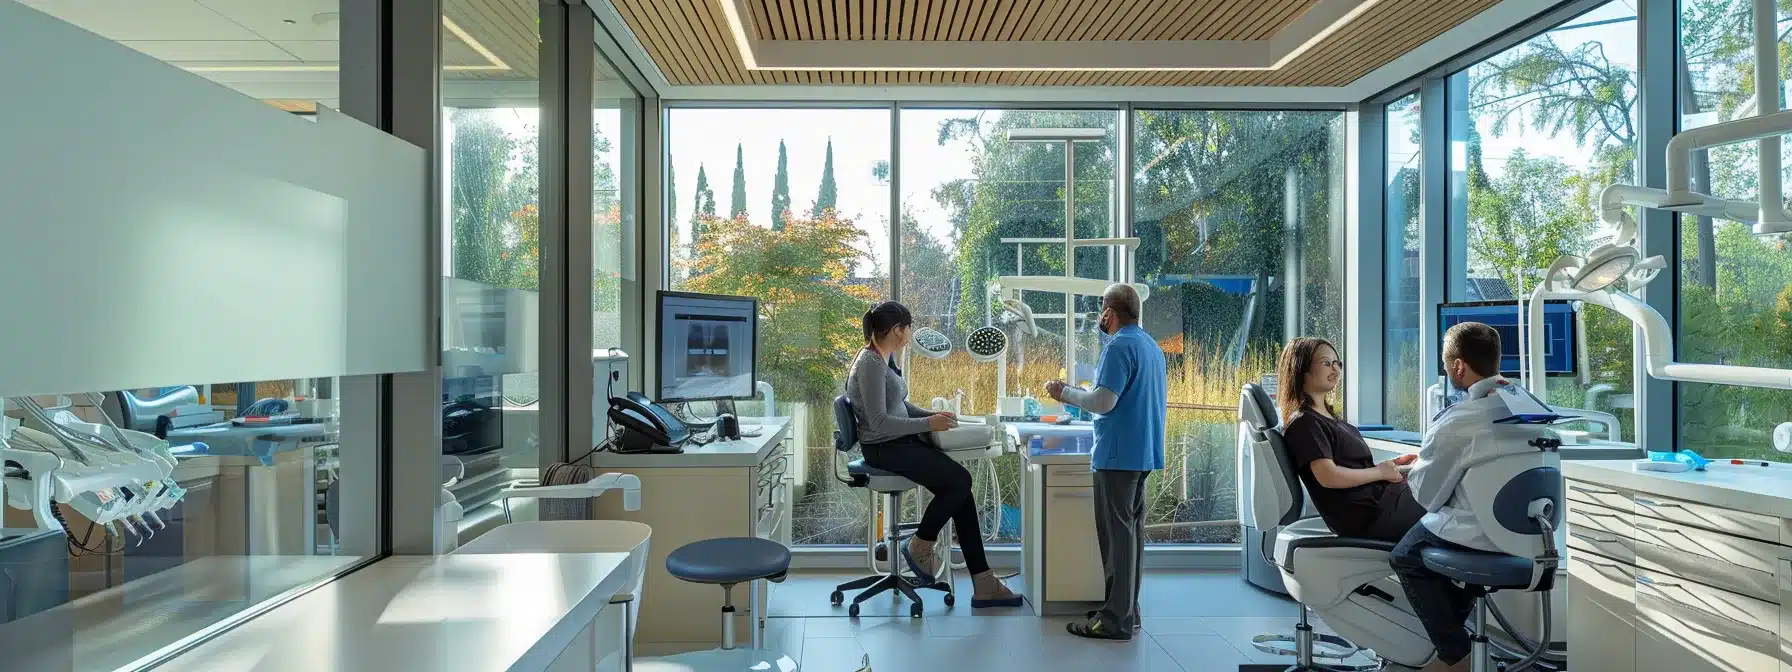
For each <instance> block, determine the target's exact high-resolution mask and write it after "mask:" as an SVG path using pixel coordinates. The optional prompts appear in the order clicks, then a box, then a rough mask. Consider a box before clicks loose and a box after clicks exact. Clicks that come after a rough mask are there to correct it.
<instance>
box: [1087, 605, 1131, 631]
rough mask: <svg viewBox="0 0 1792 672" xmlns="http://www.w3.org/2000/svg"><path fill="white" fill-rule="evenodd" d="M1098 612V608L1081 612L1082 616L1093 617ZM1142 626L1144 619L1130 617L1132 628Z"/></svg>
mask: <svg viewBox="0 0 1792 672" xmlns="http://www.w3.org/2000/svg"><path fill="white" fill-rule="evenodd" d="M1100 613H1101V610H1100V609H1090V610H1088V611H1085V612H1083V618H1095V617H1096V616H1097V615H1098V614H1100ZM1143 627H1145V619H1144V618H1142V617H1140V616H1133V617H1132V629H1133V630H1134V631H1135V632H1136V631H1138V630H1139V629H1140V628H1143Z"/></svg>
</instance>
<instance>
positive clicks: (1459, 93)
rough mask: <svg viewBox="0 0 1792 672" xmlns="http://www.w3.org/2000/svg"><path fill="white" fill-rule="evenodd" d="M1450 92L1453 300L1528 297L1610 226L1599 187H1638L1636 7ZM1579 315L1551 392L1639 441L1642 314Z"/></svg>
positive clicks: (1481, 66) (1544, 42)
mask: <svg viewBox="0 0 1792 672" xmlns="http://www.w3.org/2000/svg"><path fill="white" fill-rule="evenodd" d="M1449 94H1450V100H1449V106H1450V115H1449V124H1450V128H1449V134H1450V142H1451V148H1450V156H1451V162H1452V165H1451V171H1452V180H1451V189H1452V193H1451V194H1450V196H1451V207H1450V219H1451V221H1450V225H1451V231H1452V239H1451V241H1450V244H1451V246H1452V248H1453V251H1452V253H1451V254H1450V255H1448V264H1450V266H1449V267H1448V268H1446V273H1448V274H1449V275H1450V278H1449V282H1448V283H1447V284H1448V286H1449V288H1450V291H1449V295H1448V297H1447V299H1448V300H1449V301H1514V302H1516V301H1517V300H1518V298H1519V297H1520V296H1521V295H1524V294H1527V293H1528V292H1529V291H1530V290H1532V289H1534V288H1535V287H1536V285H1537V282H1538V281H1539V279H1541V277H1542V275H1543V271H1544V269H1546V268H1548V267H1549V265H1550V263H1551V262H1553V261H1554V260H1555V259H1556V258H1557V257H1558V256H1561V255H1564V254H1585V253H1586V252H1587V251H1588V250H1589V249H1591V247H1592V245H1593V244H1595V243H1597V242H1598V241H1599V240H1600V236H1601V235H1604V234H1606V233H1608V232H1606V231H1604V230H1603V227H1602V226H1601V225H1600V224H1599V218H1598V212H1597V206H1598V200H1599V192H1600V190H1602V189H1603V188H1604V187H1605V186H1606V185H1608V184H1612V183H1614V182H1622V183H1629V184H1634V183H1636V178H1637V170H1636V166H1637V161H1636V152H1637V147H1638V144H1637V137H1638V131H1639V124H1638V117H1637V94H1638V89H1637V22H1636V10H1635V8H1634V7H1633V6H1632V4H1630V3H1625V2H1611V3H1607V4H1604V5H1601V6H1599V7H1597V8H1595V9H1593V10H1591V11H1589V12H1587V13H1585V14H1581V15H1580V16H1577V17H1575V18H1573V19H1570V20H1568V21H1566V22H1564V23H1563V24H1561V25H1559V26H1556V27H1554V28H1551V29H1549V30H1547V31H1544V32H1543V33H1542V34H1540V35H1538V36H1536V37H1534V38H1531V39H1530V40H1527V41H1525V42H1524V43H1522V44H1519V45H1517V46H1515V47H1512V48H1511V49H1508V50H1506V51H1504V52H1501V53H1499V54H1497V55H1495V56H1493V57H1491V58H1488V59H1487V60H1484V61H1481V62H1479V63H1476V64H1475V65H1472V66H1470V67H1469V68H1467V69H1466V70H1463V71H1461V72H1458V73H1456V74H1454V75H1451V77H1450V83H1449ZM1579 321H1580V323H1581V326H1580V329H1579V331H1580V334H1579V336H1580V337H1579V338H1578V339H1577V340H1578V341H1579V343H1580V350H1581V352H1579V353H1576V355H1575V356H1574V357H1573V359H1574V360H1575V361H1576V362H1577V364H1576V366H1575V367H1574V368H1575V369H1577V370H1576V371H1575V372H1574V375H1573V376H1571V377H1570V376H1561V377H1557V378H1554V379H1552V381H1551V383H1550V385H1549V400H1548V401H1549V402H1550V403H1552V404H1559V405H1562V406H1566V407H1569V408H1584V409H1587V410H1593V411H1600V412H1605V413H1611V414H1613V415H1615V416H1616V417H1617V418H1618V420H1619V423H1620V424H1621V426H1622V432H1621V436H1622V437H1623V438H1624V439H1626V440H1628V439H1632V438H1634V429H1633V427H1634V417H1635V413H1634V409H1635V402H1634V397H1633V394H1632V385H1633V381H1632V371H1633V366H1632V362H1633V356H1632V355H1633V352H1634V349H1633V347H1632V342H1631V330H1632V327H1631V323H1630V321H1629V320H1627V319H1625V318H1624V317H1622V316H1620V315H1618V314H1617V313H1615V312H1612V311H1608V310H1605V309H1603V308H1599V307H1595V306H1588V307H1586V308H1585V309H1584V310H1581V312H1580V318H1579ZM1496 326H1500V325H1496ZM1502 335H1504V336H1506V337H1508V338H1510V337H1512V336H1515V335H1517V331H1516V329H1512V330H1508V331H1503V332H1502ZM1421 337H1422V338H1436V335H1421ZM1507 350H1508V351H1510V350H1512V348H1511V346H1509V345H1508V346H1507ZM1420 370H1421V371H1424V372H1430V373H1431V374H1432V375H1435V374H1436V371H1437V368H1436V365H1435V364H1432V363H1429V362H1420ZM1601 438H1603V435H1601Z"/></svg>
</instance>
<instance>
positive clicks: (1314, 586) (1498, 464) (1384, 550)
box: [1239, 384, 1565, 672]
mask: <svg viewBox="0 0 1792 672" xmlns="http://www.w3.org/2000/svg"><path fill="white" fill-rule="evenodd" d="M1239 412H1240V417H1241V419H1242V420H1244V422H1245V423H1246V424H1248V425H1250V426H1251V429H1252V431H1253V439H1256V440H1259V441H1261V442H1260V443H1258V444H1257V445H1256V446H1255V450H1253V451H1252V453H1251V458H1252V459H1251V464H1249V465H1241V468H1244V467H1248V468H1250V469H1251V470H1252V471H1253V477H1254V478H1255V487H1256V489H1255V491H1254V493H1253V496H1252V500H1251V506H1252V508H1253V511H1252V512H1253V515H1255V516H1256V519H1257V521H1258V523H1259V524H1260V525H1262V526H1263V527H1264V529H1266V530H1267V529H1270V528H1271V527H1272V525H1273V524H1275V523H1278V522H1279V523H1280V524H1281V528H1280V530H1279V531H1277V532H1276V533H1275V535H1274V544H1273V547H1271V546H1269V544H1268V543H1267V542H1266V543H1265V544H1264V546H1265V547H1264V548H1260V549H1253V550H1256V551H1258V552H1260V553H1262V554H1263V555H1264V556H1265V557H1266V558H1267V559H1268V561H1269V562H1270V563H1271V564H1272V565H1274V566H1275V567H1276V568H1277V569H1278V570H1279V571H1280V572H1281V575H1282V581H1283V583H1284V585H1286V586H1287V588H1288V594H1289V596H1291V597H1293V598H1294V599H1295V600H1296V601H1298V602H1300V603H1301V610H1300V620H1299V622H1298V623H1297V624H1296V625H1295V634H1294V635H1293V636H1291V637H1290V636H1285V635H1283V636H1278V635H1259V636H1258V637H1256V638H1255V640H1254V644H1255V645H1256V646H1257V648H1258V649H1260V650H1262V651H1264V652H1267V653H1271V654H1275V655H1285V656H1293V657H1294V658H1295V664H1294V665H1293V666H1292V667H1290V668H1288V669H1289V670H1291V671H1292V670H1300V671H1306V670H1314V671H1324V672H1342V671H1347V670H1349V671H1362V670H1372V669H1376V666H1373V665H1368V666H1365V665H1346V664H1341V663H1340V662H1336V661H1343V660H1344V659H1347V658H1349V657H1351V656H1352V655H1354V654H1355V653H1357V652H1358V651H1362V650H1367V651H1370V652H1373V653H1374V654H1375V655H1376V656H1378V657H1380V658H1381V659H1382V660H1383V661H1386V662H1388V663H1391V664H1393V665H1398V666H1403V667H1407V668H1418V667H1423V666H1424V665H1425V664H1426V663H1428V662H1430V660H1431V658H1432V656H1433V655H1434V654H1435V649H1434V647H1433V646H1432V645H1431V639H1430V637H1429V636H1427V635H1426V634H1425V630H1424V626H1423V624H1421V623H1420V622H1419V619H1418V617H1417V616H1415V615H1414V614H1413V612H1412V607H1411V606H1410V605H1409V604H1408V603H1407V600H1406V592H1405V591H1404V590H1402V589H1401V587H1400V582H1399V580H1398V579H1397V578H1396V577H1395V576H1394V572H1393V567H1392V566H1391V565H1389V564H1388V560H1389V557H1390V553H1391V552H1392V551H1393V549H1394V544H1392V543H1389V542H1385V541H1380V540H1377V539H1362V538H1352V537H1339V536H1337V535H1335V534H1333V533H1332V531H1331V529H1330V528H1328V527H1326V525H1325V521H1323V520H1321V519H1320V518H1317V517H1308V518H1302V505H1303V503H1304V500H1305V494H1306V492H1305V489H1304V487H1303V485H1302V484H1301V481H1300V477H1299V475H1298V474H1297V473H1296V472H1295V470H1294V466H1293V463H1292V462H1291V461H1290V460H1289V458H1288V453H1287V448H1286V446H1285V445H1284V444H1283V442H1282V433H1281V430H1280V429H1279V428H1277V427H1276V424H1277V418H1278V416H1277V415H1276V411H1275V403H1274V401H1273V400H1271V399H1270V397H1269V395H1268V394H1267V393H1266V392H1264V391H1263V389H1262V388H1261V387H1259V386H1257V385H1254V384H1248V385H1245V387H1244V391H1243V393H1242V397H1241V399H1240V400H1239ZM1525 460H1530V462H1526V461H1525ZM1559 461H1560V459H1559V455H1558V454H1557V453H1555V452H1545V451H1539V452H1538V453H1537V454H1531V453H1521V454H1518V455H1516V456H1510V455H1509V456H1505V457H1503V458H1501V459H1500V460H1495V461H1493V462H1490V463H1488V464H1484V465H1478V466H1475V467H1474V471H1473V472H1472V473H1471V474H1470V476H1473V477H1474V478H1473V480H1472V481H1471V482H1472V483H1475V484H1480V485H1476V486H1474V487H1487V488H1492V489H1494V490H1496V491H1497V490H1498V489H1499V488H1501V487H1502V486H1505V485H1513V486H1516V485H1517V482H1516V481H1514V478H1515V477H1516V476H1517V474H1519V473H1520V472H1522V471H1525V469H1517V468H1516V466H1525V465H1528V467H1527V469H1528V468H1530V467H1548V468H1549V469H1551V470H1553V469H1554V468H1555V465H1556V464H1558V463H1559ZM1515 465H1516V466H1515ZM1539 478H1541V476H1540V475H1537V474H1531V475H1527V476H1525V478H1524V482H1525V483H1527V484H1528V485H1526V486H1525V487H1526V488H1530V490H1526V492H1535V490H1534V488H1537V487H1542V486H1539V485H1538V483H1539V481H1535V480H1533V479H1539ZM1466 479H1467V477H1465V480H1466ZM1545 480H1546V479H1545ZM1554 482H1555V483H1556V484H1557V487H1558V492H1559V487H1560V484H1561V477H1560V475H1559V473H1558V474H1557V475H1556V476H1555V479H1554ZM1488 484H1490V485H1488ZM1519 494H1523V493H1520V492H1519V491H1518V490H1514V491H1513V493H1512V494H1501V493H1498V492H1492V493H1489V494H1485V496H1484V497H1483V496H1480V495H1477V502H1479V501H1480V500H1481V499H1486V501H1487V502H1488V504H1487V506H1486V507H1483V506H1481V505H1480V504H1476V505H1475V509H1474V510H1475V514H1476V516H1477V518H1478V519H1481V520H1494V519H1495V517H1496V514H1495V513H1493V511H1494V510H1495V509H1494V508H1493V507H1494V505H1493V504H1492V502H1494V501H1495V500H1499V501H1500V504H1501V506H1509V505H1510V504H1509V501H1510V500H1508V499H1501V498H1502V497H1506V498H1510V497H1517V496H1519ZM1534 498H1535V497H1526V498H1525V501H1524V503H1523V504H1524V505H1525V506H1529V503H1530V501H1531V500H1532V499H1534ZM1554 508H1555V511H1556V515H1557V516H1558V520H1559V516H1560V515H1561V514H1560V511H1561V505H1560V502H1559V499H1558V501H1557V503H1556V505H1555V507H1554ZM1502 510H1503V509H1502ZM1484 511H1485V512H1484ZM1508 513H1509V512H1508ZM1502 522H1504V521H1502ZM1514 525H1519V524H1518V523H1514ZM1521 527H1522V526H1521ZM1555 529H1557V530H1560V525H1559V524H1556V525H1555ZM1496 543H1499V542H1496ZM1510 543H1511V544H1512V545H1506V544H1505V543H1501V545H1500V547H1501V548H1502V549H1507V550H1508V552H1509V553H1510V554H1511V555H1515V556H1521V557H1523V558H1533V557H1537V556H1538V555H1539V554H1537V553H1532V552H1531V550H1530V548H1531V547H1529V546H1524V545H1523V544H1521V543H1519V542H1518V541H1512V542H1510ZM1539 543H1540V542H1539ZM1552 543H1553V542H1552ZM1454 562H1457V564H1464V565H1466V563H1469V562H1470V561H1468V560H1456V561H1454ZM1501 562H1508V563H1509V562H1514V561H1501ZM1538 566H1539V567H1542V563H1541V562H1539V564H1538ZM1438 571H1440V573H1442V572H1444V570H1441V569H1440V570H1438ZM1538 571H1539V572H1542V573H1545V574H1549V575H1551V576H1552V577H1553V574H1554V573H1555V571H1557V570H1556V568H1555V567H1554V566H1553V565H1551V566H1550V567H1549V569H1548V570H1547V571H1544V570H1542V569H1539V570H1538ZM1446 575H1450V576H1452V577H1453V578H1457V580H1458V581H1463V579H1462V578H1461V577H1457V576H1455V575H1453V574H1448V573H1446ZM1463 576H1470V574H1469V573H1467V572H1465V573H1463ZM1549 580H1553V578H1552V579H1549ZM1470 582H1472V581H1470ZM1490 583H1493V584H1501V585H1491V586H1490V587H1491V588H1492V589H1493V590H1501V591H1504V592H1500V593H1498V595H1496V596H1492V597H1490V598H1489V600H1485V601H1484V603H1487V602H1491V604H1487V606H1488V607H1489V609H1488V610H1487V611H1486V612H1485V614H1490V615H1492V616H1493V617H1494V619H1495V620H1496V622H1497V625H1498V626H1499V627H1498V628H1494V627H1492V626H1487V627H1483V628H1480V629H1479V630H1478V631H1479V632H1480V633H1483V634H1484V635H1486V637H1485V640H1486V641H1482V640H1481V639H1477V647H1483V645H1484V648H1490V649H1492V650H1494V651H1496V652H1498V654H1499V655H1500V656H1501V657H1503V658H1505V659H1508V660H1517V659H1520V658H1526V657H1527V655H1528V654H1529V653H1530V652H1533V651H1536V650H1537V649H1538V648H1539V647H1538V645H1537V644H1535V643H1534V642H1532V641H1531V639H1530V638H1531V637H1534V636H1536V633H1539V632H1549V633H1551V635H1552V636H1551V637H1549V639H1551V640H1552V641H1561V638H1562V635H1563V633H1564V632H1565V628H1563V627H1562V625H1561V624H1560V623H1554V624H1551V623H1549V622H1548V620H1547V617H1546V615H1547V613H1548V609H1544V608H1543V607H1542V605H1541V604H1539V603H1538V602H1537V601H1536V600H1534V599H1529V598H1528V596H1526V595H1525V594H1524V593H1523V592H1522V591H1517V590H1514V589H1513V588H1514V587H1513V586H1510V585H1506V583H1505V582H1502V581H1491V580H1490ZM1540 585H1543V586H1545V587H1543V588H1526V589H1527V590H1546V589H1547V585H1548V584H1546V583H1542V584H1540ZM1489 592H1492V591H1491V590H1490V591H1489ZM1555 596H1557V597H1559V596H1560V593H1559V592H1558V593H1556V594H1555ZM1550 597H1551V595H1549V594H1547V593H1546V594H1545V600H1544V603H1546V604H1549V605H1551V607H1552V608H1557V609H1559V608H1560V607H1561V605H1562V602H1563V601H1562V600H1559V599H1557V600H1553V601H1551V600H1550V599H1549V598H1550ZM1309 611H1311V613H1314V614H1317V615H1318V616H1319V617H1320V618H1321V619H1322V620H1324V621H1325V623H1326V625H1329V626H1331V628H1332V629H1333V630H1334V631H1336V632H1337V633H1338V634H1339V635H1342V638H1337V637H1330V636H1327V635H1321V634H1318V633H1316V632H1314V630H1313V628H1312V626H1311V624H1309V623H1308V620H1307V615H1308V613H1309ZM1540 611H1542V612H1544V614H1545V616H1544V617H1543V620H1544V624H1543V628H1542V629H1539V628H1538V627H1537V626H1536V624H1535V623H1536V621H1537V620H1538V619H1539V616H1538V612H1540ZM1507 616H1510V617H1511V618H1510V619H1508V618H1507ZM1481 622H1482V623H1485V617H1484V615H1483V617H1482V621H1481ZM1511 633H1521V634H1511ZM1284 644H1291V645H1292V647H1293V648H1287V647H1286V646H1283V645H1284ZM1478 650H1479V648H1478ZM1562 659H1563V655H1562V652H1561V651H1559V650H1549V651H1546V652H1545V653H1544V654H1543V655H1542V656H1541V657H1540V658H1539V659H1538V660H1535V661H1533V662H1534V663H1535V666H1534V668H1533V669H1537V670H1548V669H1560V667H1561V661H1562ZM1328 661H1331V662H1328ZM1241 669H1243V668H1241ZM1394 669H1399V668H1394ZM1479 669H1481V668H1477V670H1479ZM1486 669H1488V670H1491V669H1493V668H1486Z"/></svg>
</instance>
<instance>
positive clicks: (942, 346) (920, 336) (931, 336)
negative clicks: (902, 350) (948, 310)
mask: <svg viewBox="0 0 1792 672" xmlns="http://www.w3.org/2000/svg"><path fill="white" fill-rule="evenodd" d="M908 349H909V350H913V351H915V352H918V353H921V354H922V355H925V356H927V357H928V358H930V359H945V358H946V355H950V354H952V339H950V338H946V335H945V334H942V333H940V332H939V330H937V329H934V328H933V327H921V328H920V329H916V330H915V334H914V337H913V338H912V339H911V340H909V343H908Z"/></svg>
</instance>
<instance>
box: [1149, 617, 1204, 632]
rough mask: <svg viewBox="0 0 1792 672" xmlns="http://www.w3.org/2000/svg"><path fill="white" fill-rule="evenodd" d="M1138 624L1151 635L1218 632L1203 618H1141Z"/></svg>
mask: <svg viewBox="0 0 1792 672" xmlns="http://www.w3.org/2000/svg"><path fill="white" fill-rule="evenodd" d="M1139 620H1140V625H1142V626H1144V628H1145V632H1148V633H1151V636H1153V637H1156V636H1159V635H1217V634H1219V632H1217V631H1215V630H1214V629H1213V626H1211V625H1208V623H1207V619H1204V618H1195V617H1188V618H1149V617H1148V618H1142V619H1139Z"/></svg>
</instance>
